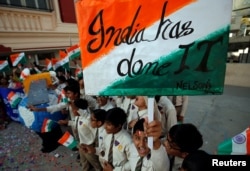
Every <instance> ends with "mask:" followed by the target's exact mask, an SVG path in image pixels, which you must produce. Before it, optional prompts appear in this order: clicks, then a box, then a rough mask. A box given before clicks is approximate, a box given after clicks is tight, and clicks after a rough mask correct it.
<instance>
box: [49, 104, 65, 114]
mask: <svg viewBox="0 0 250 171" xmlns="http://www.w3.org/2000/svg"><path fill="white" fill-rule="evenodd" d="M67 107H68V104H67V103H65V102H61V103H58V104H55V105H51V106H47V107H46V110H47V112H49V113H51V114H53V113H55V112H58V111H61V110H63V109H65V108H67Z"/></svg>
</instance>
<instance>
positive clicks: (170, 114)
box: [157, 96, 177, 136]
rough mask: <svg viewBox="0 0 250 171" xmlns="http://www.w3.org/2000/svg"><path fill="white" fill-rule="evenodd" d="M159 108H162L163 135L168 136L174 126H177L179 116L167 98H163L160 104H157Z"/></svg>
mask: <svg viewBox="0 0 250 171" xmlns="http://www.w3.org/2000/svg"><path fill="white" fill-rule="evenodd" d="M157 105H158V106H160V107H161V108H162V110H161V111H162V112H163V113H162V116H161V122H162V135H164V136H166V134H167V133H168V131H169V130H170V128H171V127H172V126H173V125H176V124H177V117H176V116H177V114H176V110H175V106H174V105H173V104H172V102H171V101H170V100H169V98H167V97H166V96H161V98H160V100H159V102H158V103H157Z"/></svg>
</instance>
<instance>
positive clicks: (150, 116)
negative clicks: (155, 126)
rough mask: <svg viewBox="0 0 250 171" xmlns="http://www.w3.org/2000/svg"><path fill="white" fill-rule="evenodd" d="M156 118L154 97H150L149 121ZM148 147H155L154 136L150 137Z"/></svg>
mask: <svg viewBox="0 0 250 171" xmlns="http://www.w3.org/2000/svg"><path fill="white" fill-rule="evenodd" d="M153 120H154V97H148V123H150V122H152V121H153ZM148 147H149V148H150V149H153V137H148Z"/></svg>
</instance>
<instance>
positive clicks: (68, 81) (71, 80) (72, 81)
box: [66, 78, 80, 88]
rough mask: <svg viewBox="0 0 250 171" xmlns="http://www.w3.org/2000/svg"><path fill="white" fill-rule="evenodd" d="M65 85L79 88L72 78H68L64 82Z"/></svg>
mask: <svg viewBox="0 0 250 171" xmlns="http://www.w3.org/2000/svg"><path fill="white" fill-rule="evenodd" d="M66 83H67V84H68V86H71V85H73V86H78V87H79V88H80V85H79V82H78V81H77V80H75V79H73V78H69V79H67V80H66Z"/></svg>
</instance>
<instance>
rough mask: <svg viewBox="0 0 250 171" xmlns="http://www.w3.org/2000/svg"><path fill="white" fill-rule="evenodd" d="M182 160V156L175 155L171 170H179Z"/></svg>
mask: <svg viewBox="0 0 250 171" xmlns="http://www.w3.org/2000/svg"><path fill="white" fill-rule="evenodd" d="M183 160H184V159H183V158H180V157H175V159H174V163H173V167H172V171H179V170H180V168H181V165H182V162H183Z"/></svg>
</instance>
